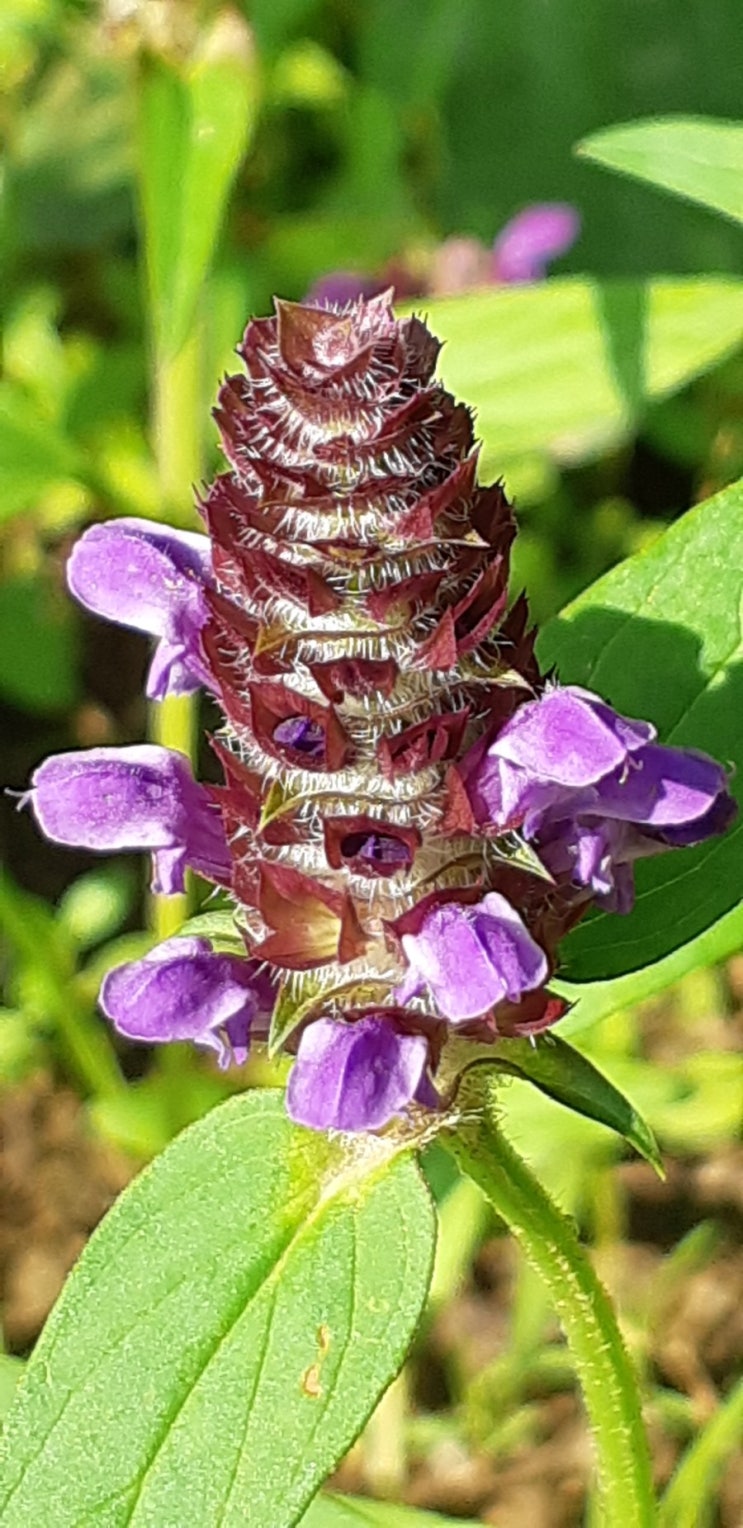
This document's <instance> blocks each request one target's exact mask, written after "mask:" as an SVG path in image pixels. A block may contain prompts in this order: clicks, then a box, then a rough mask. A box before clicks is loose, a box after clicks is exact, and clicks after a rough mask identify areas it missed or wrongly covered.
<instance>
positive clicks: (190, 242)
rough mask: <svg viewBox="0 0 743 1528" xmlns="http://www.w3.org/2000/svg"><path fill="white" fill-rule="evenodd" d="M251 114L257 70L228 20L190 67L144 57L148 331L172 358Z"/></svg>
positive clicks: (190, 313) (243, 37)
mask: <svg viewBox="0 0 743 1528" xmlns="http://www.w3.org/2000/svg"><path fill="white" fill-rule="evenodd" d="M255 108H256V82H255V66H254V60H253V56H252V52H251V45H250V41H249V37H248V34H247V33H246V31H245V28H244V26H243V24H242V22H241V21H240V19H239V18H238V17H237V15H236V14H233V15H231V16H227V15H223V16H222V17H221V18H218V20H217V22H216V23H215V25H214V28H213V29H212V31H211V32H209V33H205V34H204V36H203V37H202V39H201V43H200V50H199V53H198V56H197V57H196V58H195V59H193V60H192V61H190V62H189V63H188V65H185V64H184V65H182V66H180V65H177V64H175V63H173V62H171V61H169V60H167V59H165V58H163V57H155V56H150V57H148V58H147V59H146V60H145V61H144V63H143V65H142V75H141V80H140V114H139V161H140V174H141V188H142V214H143V223H144V235H145V249H146V257H147V270H148V277H149V286H150V303H151V307H152V312H153V317H154V323H155V329H156V333H157V335H158V340H159V344H160V346H161V347H162V350H163V351H164V353H165V354H168V355H174V354H175V353H176V352H177V351H178V350H179V349H180V348H181V346H182V345H183V343H184V341H185V339H186V338H187V336H188V333H189V330H190V328H191V325H192V323H193V318H194V312H195V308H196V303H197V300H198V297H199V292H200V290H201V287H202V284H203V281H204V278H205V276H206V274H207V271H208V268H209V265H210V263H211V260H212V258H213V255H214V250H215V246H216V242H217V238H218V236H219V232H220V228H221V224H222V219H223V216H224V211H225V206H226V203H227V197H228V194H229V190H230V187H231V185H232V182H233V180H234V177H235V175H236V174H237V171H238V169H239V167H240V163H241V161H242V157H243V154H244V152H245V149H246V146H247V143H248V138H249V134H250V131H251V128H252V125H253V120H254V116H255Z"/></svg>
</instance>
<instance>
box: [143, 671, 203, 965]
mask: <svg viewBox="0 0 743 1528" xmlns="http://www.w3.org/2000/svg"><path fill="white" fill-rule="evenodd" d="M197 702H198V697H197V696H194V695H169V696H168V697H167V699H166V700H162V701H154V702H153V704H152V705H151V707H150V720H149V728H148V731H149V735H150V737H151V738H152V741H153V743H161V744H162V746H163V747H164V748H174V749H176V750H177V752H178V753H184V754H185V755H186V758H187V759H190V760H191V763H192V764H194V762H195V758H196V748H197V728H198V703H197ZM192 903H193V896H192V883H191V877H190V875H187V876H186V890H185V893H184V894H183V895H182V896H173V897H160V896H154V895H153V897H152V898H151V901H150V926H151V928H152V931H153V933H154V935H155V938H156V939H157V942H158V944H159V943H160V942H161V941H162V940H164V939H170V938H171V936H172V935H173V934H177V932H178V930H179V928H180V927H181V925H182V924H183V923H185V921H186V919H187V918H188V917H189V916H190V914H191V912H192V911H193V906H192Z"/></svg>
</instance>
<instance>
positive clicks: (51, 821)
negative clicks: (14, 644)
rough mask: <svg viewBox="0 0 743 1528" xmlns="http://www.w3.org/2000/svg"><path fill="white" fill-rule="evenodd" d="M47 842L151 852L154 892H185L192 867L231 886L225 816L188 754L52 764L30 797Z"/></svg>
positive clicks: (61, 758) (64, 757) (110, 751)
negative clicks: (199, 780)
mask: <svg viewBox="0 0 743 1528" xmlns="http://www.w3.org/2000/svg"><path fill="white" fill-rule="evenodd" d="M26 799H27V800H29V801H30V803H31V808H32V810H33V813H34V816H35V818H36V821H37V822H38V824H39V827H40V828H41V830H42V832H43V833H45V834H46V836H47V838H51V839H52V840H53V841H54V842H55V843H58V844H68V845H70V846H71V847H74V848H81V849H96V850H117V849H149V850H150V851H151V853H152V860H153V877H152V889H153V891H156V892H162V893H164V894H165V895H170V894H172V893H174V892H179V891H182V890H183V888H184V876H185V871H186V866H188V865H190V866H191V868H192V869H194V870H197V871H198V872H199V873H200V874H201V875H204V876H206V877H207V879H208V880H214V881H219V882H223V881H225V882H227V883H228V884H229V879H230V871H231V861H230V855H229V851H228V848H227V842H226V839H225V836H224V830H223V828H222V821H221V817H220V814H219V812H218V810H217V808H216V807H215V806H213V805H212V802H211V800H210V798H209V795H208V792H207V791H206V790H205V788H204V786H203V785H199V784H197V782H196V781H195V780H194V778H193V776H192V774H191V768H190V765H189V763H188V760H187V759H186V758H185V757H184V756H183V754H180V753H175V752H173V751H172V750H171V749H169V748H160V747H158V746H156V745H154V744H146V743H143V744H139V745H135V746H133V747H129V748H91V749H88V750H86V751H80V752H79V753H60V754H55V755H53V756H52V757H51V758H49V759H45V760H44V762H43V764H40V765H39V767H38V769H36V770H35V771H34V774H33V775H32V778H31V789H30V791H29V792H28V796H27V798H26Z"/></svg>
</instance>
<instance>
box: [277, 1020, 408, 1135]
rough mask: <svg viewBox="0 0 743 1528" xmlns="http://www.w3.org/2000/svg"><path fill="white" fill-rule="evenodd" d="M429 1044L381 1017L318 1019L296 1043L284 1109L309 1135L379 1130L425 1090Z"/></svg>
mask: <svg viewBox="0 0 743 1528" xmlns="http://www.w3.org/2000/svg"><path fill="white" fill-rule="evenodd" d="M427 1062H428V1042H427V1040H426V1038H425V1036H424V1035H410V1034H402V1033H400V1032H399V1031H398V1030H397V1029H396V1028H395V1026H394V1024H393V1023H392V1022H391V1021H390V1020H389V1019H386V1018H384V1017H383V1016H381V1015H380V1016H379V1017H377V1016H376V1015H370V1016H369V1017H366V1018H363V1019H357V1020H356V1022H355V1023H352V1024H345V1023H342V1022H340V1021H339V1020H335V1019H317V1020H316V1021H315V1023H314V1024H309V1025H308V1026H307V1028H306V1029H305V1031H304V1033H303V1035H302V1038H301V1040H300V1042H299V1050H298V1052H297V1059H296V1061H295V1063H294V1066H293V1068H292V1073H291V1076H290V1078H289V1086H288V1088H287V1094H286V1104H287V1110H288V1112H289V1114H290V1116H291V1118H292V1119H293V1120H295V1121H296V1123H297V1124H298V1125H307V1126H309V1128H310V1129H312V1130H381V1128H382V1127H383V1126H384V1125H387V1124H388V1123H389V1121H390V1120H391V1119H393V1118H394V1117H395V1115H396V1114H400V1113H401V1111H402V1110H403V1109H405V1107H406V1106H407V1105H408V1104H409V1103H410V1102H411V1100H412V1099H413V1098H414V1097H415V1095H416V1093H417V1091H418V1090H419V1088H421V1087H422V1086H423V1085H424V1082H425V1073H426V1066H427Z"/></svg>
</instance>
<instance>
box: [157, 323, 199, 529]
mask: <svg viewBox="0 0 743 1528" xmlns="http://www.w3.org/2000/svg"><path fill="white" fill-rule="evenodd" d="M200 340H201V336H200V326H199V324H198V323H196V324H194V327H193V329H192V331H191V333H190V335H189V337H188V339H187V340H186V343H185V344H184V345H182V346H181V349H180V350H179V351H178V352H177V353H176V355H173V356H171V355H170V354H168V353H167V352H165V351H162V350H160V348H159V347H157V349H156V353H155V357H154V363H153V377H152V433H153V438H154V446H155V457H156V461H157V472H158V478H159V480H160V491H161V493H162V499H163V519H164V520H169V521H170V523H171V524H175V525H178V526H181V527H182V528H183V529H185V530H193V529H195V528H196V517H195V513H194V489H195V488H196V486H197V485H198V483H199V480H200V478H201V473H202V470H203V456H202V452H203V429H202V420H201V413H202V409H201V343H200Z"/></svg>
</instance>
